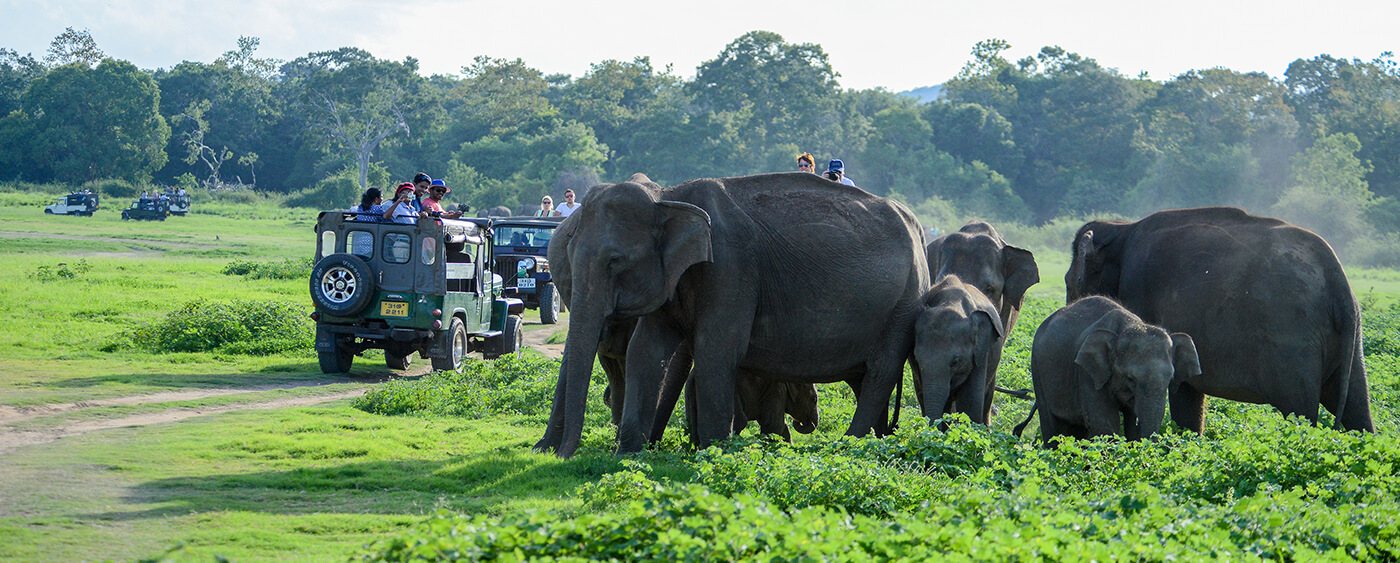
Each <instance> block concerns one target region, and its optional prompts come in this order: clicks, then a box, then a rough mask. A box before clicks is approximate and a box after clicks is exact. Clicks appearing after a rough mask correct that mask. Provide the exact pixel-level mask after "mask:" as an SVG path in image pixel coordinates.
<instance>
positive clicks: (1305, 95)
mask: <svg viewBox="0 0 1400 563" xmlns="http://www.w3.org/2000/svg"><path fill="white" fill-rule="evenodd" d="M1285 76H1286V79H1285V81H1284V84H1285V85H1287V87H1288V90H1289V92H1290V102H1291V103H1292V105H1293V106H1294V107H1295V108H1296V111H1297V117H1298V121H1299V122H1301V123H1302V124H1303V128H1302V129H1303V134H1304V136H1305V137H1307V139H1305V140H1307V141H1314V140H1316V139H1319V138H1322V137H1325V136H1327V135H1331V134H1334V133H1351V134H1352V135H1355V136H1356V138H1357V140H1359V141H1360V142H1361V149H1360V151H1358V152H1357V157H1358V158H1360V159H1362V160H1363V161H1367V162H1370V163H1371V165H1372V166H1373V168H1372V170H1371V171H1370V172H1369V173H1367V175H1366V180H1367V184H1368V185H1369V186H1370V188H1371V190H1373V191H1374V192H1375V193H1376V194H1377V195H1379V196H1384V197H1387V198H1390V199H1395V198H1397V197H1400V67H1397V65H1396V62H1395V61H1394V60H1393V57H1392V55H1391V53H1389V52H1387V53H1382V54H1381V55H1380V56H1379V57H1376V58H1375V59H1374V60H1371V61H1362V60H1359V59H1352V60H1346V59H1337V58H1333V57H1330V56H1327V55H1320V56H1318V57H1315V58H1313V59H1310V60H1302V59H1299V60H1297V61H1294V62H1293V64H1290V65H1288V71H1287V72H1286V73H1285Z"/></svg>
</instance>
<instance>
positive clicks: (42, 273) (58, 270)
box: [29, 258, 92, 282]
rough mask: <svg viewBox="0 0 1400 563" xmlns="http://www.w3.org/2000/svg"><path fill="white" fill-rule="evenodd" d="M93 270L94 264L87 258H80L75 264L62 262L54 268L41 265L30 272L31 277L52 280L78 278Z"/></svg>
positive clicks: (39, 279) (43, 280)
mask: <svg viewBox="0 0 1400 563" xmlns="http://www.w3.org/2000/svg"><path fill="white" fill-rule="evenodd" d="M90 270H92V266H91V265H90V264H88V262H87V260H85V259H81V258H80V259H78V261H77V262H76V263H74V264H71V265H70V264H67V263H61V264H59V265H57V266H54V267H52V268H50V267H48V266H39V267H38V268H35V270H34V271H33V272H29V279H31V280H35V281H41V282H51V281H58V280H71V279H76V278H77V277H78V276H81V275H84V274H87V273H88V271H90Z"/></svg>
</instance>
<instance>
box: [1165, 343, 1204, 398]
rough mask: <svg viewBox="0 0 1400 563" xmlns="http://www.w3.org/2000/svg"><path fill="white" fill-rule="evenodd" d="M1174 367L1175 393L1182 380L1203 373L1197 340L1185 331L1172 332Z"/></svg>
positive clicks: (1173, 386)
mask: <svg viewBox="0 0 1400 563" xmlns="http://www.w3.org/2000/svg"><path fill="white" fill-rule="evenodd" d="M1172 369H1173V373H1172V382H1171V391H1172V392H1173V393H1175V392H1176V390H1177V388H1178V387H1181V383H1182V382H1184V381H1186V380H1187V379H1191V378H1192V377H1196V376H1198V375H1201V358H1200V357H1198V356H1197V355H1196V341H1194V340H1191V336H1190V335H1188V334H1186V333H1184V332H1173V333H1172Z"/></svg>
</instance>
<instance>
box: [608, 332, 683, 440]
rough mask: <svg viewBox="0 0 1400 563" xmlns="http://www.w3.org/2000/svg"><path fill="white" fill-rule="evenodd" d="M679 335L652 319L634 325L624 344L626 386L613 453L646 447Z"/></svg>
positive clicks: (679, 338) (679, 339) (678, 341)
mask: <svg viewBox="0 0 1400 563" xmlns="http://www.w3.org/2000/svg"><path fill="white" fill-rule="evenodd" d="M680 342H681V335H680V334H679V333H677V332H676V331H674V330H672V329H671V328H669V327H667V326H665V325H664V324H663V323H662V322H661V321H659V320H657V319H656V318H655V317H652V316H647V317H642V319H641V320H640V321H639V322H638V323H637V329H636V331H635V332H633V333H632V340H631V341H630V342H628V344H627V384H626V387H625V388H626V391H625V392H624V395H623V397H624V399H623V406H622V423H621V424H620V425H619V426H618V429H617V452H618V453H619V454H627V453H634V452H639V451H641V450H642V448H643V447H644V446H645V445H646V442H647V438H648V437H649V436H650V433H651V430H652V424H653V423H654V422H655V419H656V409H657V405H658V403H659V401H660V398H661V386H662V383H663V380H664V379H665V373H666V360H669V359H670V358H671V355H672V354H674V353H675V351H676V347H677V346H678V345H679V344H680Z"/></svg>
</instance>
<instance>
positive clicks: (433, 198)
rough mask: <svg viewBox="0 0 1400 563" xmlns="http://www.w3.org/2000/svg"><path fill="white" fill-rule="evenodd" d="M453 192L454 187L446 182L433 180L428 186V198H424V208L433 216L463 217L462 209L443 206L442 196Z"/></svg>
mask: <svg viewBox="0 0 1400 563" xmlns="http://www.w3.org/2000/svg"><path fill="white" fill-rule="evenodd" d="M451 192H452V188H449V187H447V183H446V182H443V181H442V180H433V181H432V183H431V184H430V185H429V186H428V199H425V200H423V210H424V211H425V212H426V213H428V214H429V215H431V216H433V217H446V218H448V219H456V218H458V217H461V216H462V212H461V211H447V210H445V209H443V208H442V196H445V195H447V194H449V193H451Z"/></svg>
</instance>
